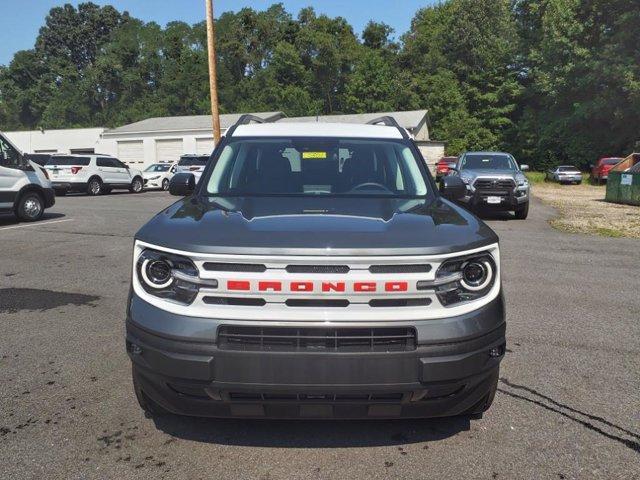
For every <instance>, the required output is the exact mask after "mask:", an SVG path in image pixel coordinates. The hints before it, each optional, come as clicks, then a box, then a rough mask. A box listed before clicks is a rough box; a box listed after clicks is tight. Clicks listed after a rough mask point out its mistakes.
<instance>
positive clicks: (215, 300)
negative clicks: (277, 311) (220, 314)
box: [202, 297, 267, 307]
mask: <svg viewBox="0 0 640 480" xmlns="http://www.w3.org/2000/svg"><path fill="white" fill-rule="evenodd" d="M202 301H203V302H204V303H206V304H207V305H234V306H239V307H262V306H264V305H266V304H267V302H266V301H265V300H264V298H250V297H204V298H203V299H202Z"/></svg>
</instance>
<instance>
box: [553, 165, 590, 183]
mask: <svg viewBox="0 0 640 480" xmlns="http://www.w3.org/2000/svg"><path fill="white" fill-rule="evenodd" d="M545 180H546V181H548V182H558V183H560V184H562V183H575V184H577V185H580V184H581V183H582V172H580V170H578V168H577V167H574V166H573V165H560V166H558V167H555V168H550V169H549V170H547V172H546V175H545Z"/></svg>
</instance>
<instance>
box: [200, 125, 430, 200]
mask: <svg viewBox="0 0 640 480" xmlns="http://www.w3.org/2000/svg"><path fill="white" fill-rule="evenodd" d="M418 161H419V160H418V159H417V158H416V157H415V155H414V154H413V151H412V150H411V148H409V146H407V145H406V144H405V143H404V142H402V141H394V140H374V139H367V140H360V139H353V140H350V139H338V138H318V139H313V138H271V139H247V138H238V139H232V140H231V141H230V142H229V143H228V144H227V145H225V148H224V149H223V151H222V152H221V154H220V157H219V159H218V161H217V163H216V166H215V168H214V169H213V170H212V173H211V175H210V177H209V178H208V179H207V180H206V181H205V185H206V188H207V192H208V193H209V194H212V195H308V196H317V195H331V196H340V195H371V196H423V195H426V194H427V192H428V190H427V184H426V182H425V179H424V177H423V174H422V171H421V169H420V165H419V163H418Z"/></svg>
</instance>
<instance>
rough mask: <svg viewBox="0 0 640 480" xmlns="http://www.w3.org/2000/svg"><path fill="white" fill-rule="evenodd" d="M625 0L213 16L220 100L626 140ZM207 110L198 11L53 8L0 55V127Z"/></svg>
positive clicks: (557, 152) (491, 139)
mask: <svg viewBox="0 0 640 480" xmlns="http://www.w3.org/2000/svg"><path fill="white" fill-rule="evenodd" d="M638 31H640V4H638V3H637V2H629V1H628V0H447V1H443V2H441V3H437V4H436V5H434V6H430V7H427V8H423V9H421V10H419V11H418V12H416V13H415V16H414V18H413V20H412V22H411V27H410V29H409V31H408V32H406V33H404V34H403V35H402V36H401V37H400V40H401V41H398V40H396V39H395V38H393V36H392V35H393V33H394V32H393V30H392V29H391V27H389V26H388V25H386V24H384V23H377V22H373V21H371V22H369V23H368V24H367V25H366V27H365V28H364V30H363V32H362V35H361V38H358V36H357V35H356V34H355V33H354V31H353V28H352V27H351V25H349V23H348V22H347V21H346V20H345V19H344V18H341V17H336V18H331V17H328V16H326V15H319V14H317V13H316V12H315V11H314V10H313V8H304V9H302V10H301V11H300V12H299V13H298V15H297V16H295V17H294V16H293V15H292V14H291V13H289V12H287V11H286V10H285V9H284V7H283V5H282V4H279V3H278V4H274V5H272V6H271V7H269V8H268V9H267V10H264V11H256V10H254V9H252V8H243V9H241V10H239V11H237V12H235V13H234V12H226V13H223V14H222V15H221V16H220V17H219V19H218V20H217V22H216V35H217V47H218V48H217V57H218V86H219V98H220V109H221V111H222V112H240V111H260V110H264V111H267V110H269V111H273V110H282V111H284V112H285V113H287V114H288V115H290V116H301V115H316V114H327V113H357V112H371V111H393V110H409V109H423V108H426V109H428V110H429V116H430V120H431V122H432V125H431V136H432V138H434V139H438V140H445V141H446V142H447V150H448V152H449V153H451V154H457V153H460V152H462V151H464V150H467V149H474V150H479V149H504V150H508V151H511V152H513V153H515V154H516V155H517V157H518V158H519V159H520V160H521V161H523V162H526V163H529V164H531V165H533V166H535V167H538V168H542V167H546V166H549V165H554V164H558V163H574V164H577V165H581V166H585V165H587V164H589V163H592V162H593V160H594V159H595V158H597V156H599V155H622V154H624V153H626V152H628V151H629V150H630V149H632V148H633V147H634V144H635V142H636V141H638V140H640V137H639V136H638V125H639V124H640V49H639V48H638V46H637V45H638V41H637V32H638ZM208 112H209V84H208V69H207V52H206V28H205V25H204V23H198V24H195V25H188V24H186V23H184V22H171V23H169V24H168V25H167V26H166V27H164V28H162V27H160V26H159V25H157V24H155V23H153V22H150V23H145V22H142V21H140V20H138V19H135V18H132V17H131V16H129V14H127V13H121V12H118V11H117V10H116V9H114V8H113V7H111V6H104V7H101V6H98V5H95V4H93V3H80V4H78V6H77V7H74V6H72V5H70V4H66V5H64V6H62V7H55V8H52V9H51V10H50V12H49V14H48V15H47V17H46V18H45V21H44V25H43V26H42V28H41V29H40V32H39V34H38V37H37V39H36V42H35V46H34V48H33V49H31V50H25V51H20V52H17V53H16V54H15V56H14V58H13V60H12V61H11V63H10V64H9V65H8V66H0V128H3V129H25V128H29V129H31V128H39V127H44V128H61V127H81V126H95V125H102V126H107V127H113V126H118V125H122V124H125V123H128V122H132V121H136V120H140V119H144V118H148V117H152V116H168V115H191V114H206V113H208Z"/></svg>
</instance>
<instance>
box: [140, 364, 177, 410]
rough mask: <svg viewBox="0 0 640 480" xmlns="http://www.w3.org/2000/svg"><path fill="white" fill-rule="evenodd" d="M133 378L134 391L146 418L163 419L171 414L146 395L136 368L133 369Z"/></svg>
mask: <svg viewBox="0 0 640 480" xmlns="http://www.w3.org/2000/svg"><path fill="white" fill-rule="evenodd" d="M131 378H132V380H133V391H134V392H135V394H136V400H138V405H140V408H141V409H142V410H143V411H144V413H145V416H147V417H161V416H164V415H169V414H170V413H171V412H169V411H168V410H167V409H166V408H164V407H162V406H161V405H158V404H157V403H156V402H154V401H153V400H151V399H150V398H149V397H147V396H146V395H145V394H144V391H143V390H142V388H141V387H140V382H138V377H137V375H136V370H135V367H132V369H131Z"/></svg>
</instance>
